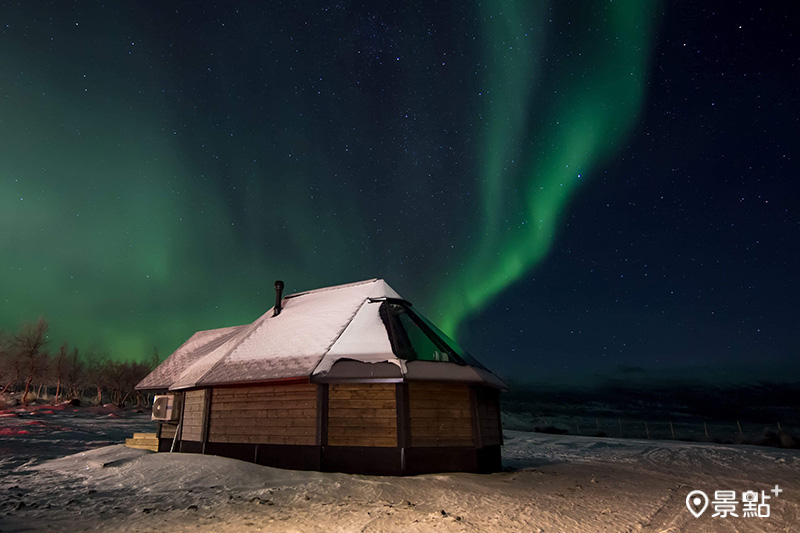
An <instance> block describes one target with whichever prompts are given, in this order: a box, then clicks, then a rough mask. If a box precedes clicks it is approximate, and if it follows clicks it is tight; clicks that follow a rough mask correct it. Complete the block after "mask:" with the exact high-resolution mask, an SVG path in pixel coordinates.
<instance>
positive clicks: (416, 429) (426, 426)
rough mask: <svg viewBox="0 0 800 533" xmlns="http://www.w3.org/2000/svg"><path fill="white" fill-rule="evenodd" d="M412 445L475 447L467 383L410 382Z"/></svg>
mask: <svg viewBox="0 0 800 533" xmlns="http://www.w3.org/2000/svg"><path fill="white" fill-rule="evenodd" d="M408 396H409V418H410V432H411V446H412V447H428V446H474V444H475V443H474V438H473V430H472V410H471V408H470V391H469V385H467V384H466V383H445V382H411V383H409V384H408Z"/></svg>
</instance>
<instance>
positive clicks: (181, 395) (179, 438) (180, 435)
mask: <svg viewBox="0 0 800 533" xmlns="http://www.w3.org/2000/svg"><path fill="white" fill-rule="evenodd" d="M177 397H178V398H180V400H181V417H180V418H179V419H178V427H177V428H175V438H176V439H177V441H178V445H177V446H176V448H177V450H178V451H179V452H180V451H183V449H182V448H183V411H184V408H185V406H186V401H185V400H186V393H185V392H179V393H178V396H177Z"/></svg>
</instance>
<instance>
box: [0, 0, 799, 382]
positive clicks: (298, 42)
mask: <svg viewBox="0 0 800 533" xmlns="http://www.w3.org/2000/svg"><path fill="white" fill-rule="evenodd" d="M783 4H784V3H780V2H774V3H762V2H744V3H741V2H732V1H724V2H716V3H714V2H673V3H666V4H658V3H655V2H641V1H630V2H620V1H614V2H561V1H559V2H533V1H530V2H529V1H519V2H511V1H499V2H491V1H489V2H484V3H481V4H478V3H473V2H432V1H429V2H374V3H367V4H366V5H362V4H360V3H354V4H349V3H329V2H302V3H295V2H277V1H276V2H252V3H238V4H236V3H233V2H222V3H219V4H217V5H214V4H209V3H198V2H186V3H165V2H149V3H108V4H105V5H103V4H100V3H96V2H92V3H90V2H77V3H67V2H53V3H46V2H18V3H8V2H2V3H1V4H0V6H1V8H0V269H2V271H1V272H2V274H0V328H3V329H6V330H14V329H16V328H17V327H18V326H19V324H21V323H22V322H25V321H31V320H35V319H36V318H37V317H39V316H40V315H41V316H44V317H46V318H47V319H48V320H49V321H50V323H51V336H50V337H51V340H52V342H53V343H54V344H55V343H58V342H61V341H63V340H66V341H69V342H71V343H75V344H77V345H78V346H80V347H82V348H84V349H88V348H89V347H90V346H92V345H93V346H95V347H97V348H98V349H100V350H106V351H108V352H109V353H110V354H111V356H112V357H115V358H119V359H130V358H145V357H149V356H150V355H151V354H152V351H153V348H154V347H157V348H158V350H159V353H160V354H161V356H162V357H163V356H165V355H166V354H168V353H170V352H172V351H173V350H174V349H175V348H176V347H177V346H178V345H179V344H180V343H181V342H183V340H185V339H186V338H187V337H188V336H190V335H191V334H192V333H194V332H195V331H196V330H200V329H208V328H214V327H222V326H229V325H236V324H243V323H248V322H251V321H252V320H254V319H255V318H256V317H257V316H259V315H260V314H262V313H263V312H265V311H266V310H267V309H268V308H269V307H270V306H271V305H272V303H273V301H274V290H273V288H272V283H273V281H274V280H275V279H279V278H280V279H283V280H284V281H285V282H286V287H287V290H288V291H289V292H294V291H299V290H305V289H311V288H316V287H320V286H326V285H333V284H339V283H347V282H351V281H356V280H361V279H366V278H372V277H382V278H385V279H386V280H387V281H388V282H389V283H390V284H391V285H392V286H393V287H394V288H395V289H396V290H397V291H398V292H400V293H401V294H402V295H403V296H405V297H406V298H407V299H409V300H411V301H412V302H413V303H414V305H415V307H416V308H418V309H420V310H422V312H423V313H424V314H426V315H427V316H428V317H429V318H430V319H431V320H433V321H434V322H436V323H437V324H439V325H440V326H441V327H442V329H444V330H446V331H448V332H450V333H452V334H453V335H454V336H455V337H456V338H457V339H458V340H459V341H460V342H461V343H462V344H464V345H465V346H466V347H467V348H468V349H469V350H470V351H471V352H472V353H473V354H474V355H475V356H476V357H477V358H478V359H480V360H481V361H483V362H484V363H485V364H487V366H489V367H490V368H492V369H494V370H496V371H497V372H498V373H500V374H501V375H504V376H506V377H510V378H512V379H514V380H518V381H541V380H550V381H552V380H563V379H588V378H596V377H598V376H600V377H604V376H605V377H608V376H623V377H624V376H631V378H630V379H645V378H644V376H647V379H652V378H653V377H666V376H672V377H679V378H685V379H689V378H693V377H700V378H702V379H707V380H711V381H725V380H741V379H745V380H756V379H781V380H797V379H798V378H800V362H799V361H800V357H798V355H799V353H800V336H798V335H797V326H798V316H799V315H798V302H800V288H799V287H798V281H800V280H798V273H800V251H799V250H800V183H798V175H800V172H798V171H800V164H798V157H797V154H798V148H800V142H798V141H800V123H799V122H800V121H799V117H800V91H799V90H798V81H797V80H798V79H800V72H798V71H799V70H800V69H798V65H799V64H800V46H798V42H797V37H796V34H797V29H798V28H800V17H798V16H797V15H796V13H795V12H793V11H792V10H791V8H790V7H784V5H783ZM785 4H786V5H787V6H788V4H789V3H785ZM298 5H302V7H297V6H298Z"/></svg>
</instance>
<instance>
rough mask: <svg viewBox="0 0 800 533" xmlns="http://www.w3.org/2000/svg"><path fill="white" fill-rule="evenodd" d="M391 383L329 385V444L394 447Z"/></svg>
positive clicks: (393, 410)
mask: <svg viewBox="0 0 800 533" xmlns="http://www.w3.org/2000/svg"><path fill="white" fill-rule="evenodd" d="M395 389H396V387H395V385H394V384H393V383H352V384H331V385H330V386H329V389H328V446H376V447H395V446H397V406H396V399H395V397H396V392H395Z"/></svg>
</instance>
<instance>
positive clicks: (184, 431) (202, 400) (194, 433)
mask: <svg viewBox="0 0 800 533" xmlns="http://www.w3.org/2000/svg"><path fill="white" fill-rule="evenodd" d="M206 394H208V389H200V390H190V391H186V393H185V394H184V400H183V423H182V424H181V426H182V427H181V440H190V441H194V442H202V441H203V421H204V419H205V406H206Z"/></svg>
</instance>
